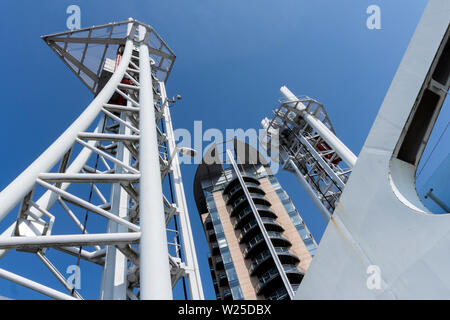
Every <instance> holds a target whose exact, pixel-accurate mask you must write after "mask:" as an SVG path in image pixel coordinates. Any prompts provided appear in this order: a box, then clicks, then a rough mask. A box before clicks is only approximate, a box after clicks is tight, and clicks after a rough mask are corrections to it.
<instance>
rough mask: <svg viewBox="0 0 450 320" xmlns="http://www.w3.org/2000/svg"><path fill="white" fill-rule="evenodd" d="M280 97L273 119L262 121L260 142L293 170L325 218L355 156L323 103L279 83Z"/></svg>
mask: <svg viewBox="0 0 450 320" xmlns="http://www.w3.org/2000/svg"><path fill="white" fill-rule="evenodd" d="M280 92H281V94H282V96H283V99H282V100H281V101H280V105H279V106H278V107H277V109H275V110H274V112H273V113H274V115H273V117H272V119H268V118H265V119H264V120H263V121H262V122H261V124H262V126H263V128H264V130H265V135H264V136H263V137H262V140H263V141H262V145H263V146H276V147H277V148H276V149H277V150H270V152H269V153H271V154H272V158H273V159H274V160H276V161H280V163H281V165H282V167H283V168H284V169H285V170H287V171H289V172H292V173H294V174H295V176H296V177H297V179H298V181H299V182H300V183H301V185H302V187H303V188H304V190H305V191H306V193H307V194H308V196H309V197H310V199H311V200H312V201H313V203H314V204H315V206H316V207H317V209H318V210H319V212H320V213H321V214H322V216H323V217H324V219H325V220H326V221H328V220H329V219H330V218H331V215H332V214H333V212H334V209H335V208H336V204H337V202H338V200H339V198H340V196H341V194H342V191H343V189H344V187H345V184H346V182H347V180H348V178H349V176H350V173H351V171H352V168H353V166H354V165H355V163H356V160H357V157H356V156H355V155H354V154H353V152H352V151H350V149H349V148H347V146H346V145H345V144H344V143H342V141H341V140H339V138H338V137H337V136H336V133H335V131H334V128H333V126H332V124H331V121H330V119H329V117H328V115H327V112H326V110H325V108H324V106H323V105H322V104H321V103H319V102H318V101H316V100H314V99H312V98H310V97H307V96H303V97H299V98H298V97H297V96H295V95H294V94H293V93H292V92H291V91H290V90H289V89H288V88H287V87H286V86H283V87H281V89H280Z"/></svg>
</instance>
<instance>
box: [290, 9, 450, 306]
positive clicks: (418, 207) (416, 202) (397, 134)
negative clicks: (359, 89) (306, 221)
mask: <svg viewBox="0 0 450 320" xmlns="http://www.w3.org/2000/svg"><path fill="white" fill-rule="evenodd" d="M449 52H450V2H449V1H448V0H430V1H429V2H428V5H427V7H426V8H425V11H424V14H423V16H422V18H421V21H420V22H419V24H418V26H417V28H416V31H415V33H414V35H413V37H412V40H411V42H410V44H409V46H408V49H407V51H406V53H405V55H404V57H403V59H402V61H401V63H400V66H399V68H398V70H397V72H396V75H395V77H394V79H393V81H392V84H391V86H390V88H389V90H388V92H387V94H386V97H385V99H384V101H383V104H382V105H381V108H380V110H379V112H378V115H377V117H376V119H375V121H374V124H373V126H372V128H371V130H370V133H369V136H368V137H367V139H366V142H365V144H364V146H363V148H362V150H361V153H360V155H359V157H358V162H357V163H356V165H355V167H354V168H353V172H352V175H351V177H350V179H349V181H348V182H347V184H346V186H345V190H344V192H343V194H342V196H341V198H340V201H339V203H338V204H337V206H336V210H335V212H334V214H333V216H332V218H331V221H330V223H329V224H328V227H327V229H326V231H325V233H324V235H323V237H322V240H321V242H320V246H319V248H318V250H317V253H316V255H315V257H314V259H313V260H312V263H311V265H310V267H309V270H308V273H307V274H306V276H305V278H304V279H303V281H302V285H301V286H300V288H299V290H298V292H297V294H296V298H297V299H450V273H449V272H448V271H449V265H450V259H449V255H448V252H450V213H449V212H447V214H433V213H432V212H430V210H429V209H427V208H426V207H425V206H424V205H423V204H422V202H421V201H420V198H419V196H418V194H417V191H416V185H415V176H416V170H417V165H418V163H419V161H420V158H421V156H422V153H423V149H424V148H425V146H426V143H427V141H428V139H429V137H430V134H431V131H432V128H433V126H434V123H435V121H436V118H437V116H438V115H439V113H440V110H441V108H442V106H443V101H444V99H445V97H446V95H447V92H448V89H449V87H450V77H449V74H450V64H449ZM435 82H439V83H440V87H442V88H444V90H436V86H435Z"/></svg>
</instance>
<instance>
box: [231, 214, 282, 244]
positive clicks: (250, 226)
mask: <svg viewBox="0 0 450 320" xmlns="http://www.w3.org/2000/svg"><path fill="white" fill-rule="evenodd" d="M261 220H262V222H263V224H264V227H265V229H266V230H267V231H268V232H283V231H284V229H283V227H282V226H281V225H280V224H279V223H278V222H276V221H275V220H274V219H271V218H261ZM260 231H261V230H260V229H259V226H258V223H257V222H256V219H254V220H252V221H250V222H249V223H247V224H246V225H245V226H244V227H242V229H241V234H240V236H239V241H240V243H244V242H246V241H247V240H249V239H250V238H252V237H254V236H255V235H256V233H257V232H260Z"/></svg>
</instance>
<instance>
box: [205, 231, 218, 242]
mask: <svg viewBox="0 0 450 320" xmlns="http://www.w3.org/2000/svg"><path fill="white" fill-rule="evenodd" d="M206 234H207V235H208V239H209V241H210V242H213V241H216V240H217V237H216V232H215V231H214V229H213V230H207V231H206Z"/></svg>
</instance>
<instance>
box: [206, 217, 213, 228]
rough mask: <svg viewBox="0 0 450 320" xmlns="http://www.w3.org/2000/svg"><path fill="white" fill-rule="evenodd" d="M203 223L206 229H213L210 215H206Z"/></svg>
mask: <svg viewBox="0 0 450 320" xmlns="http://www.w3.org/2000/svg"><path fill="white" fill-rule="evenodd" d="M204 224H205V229H206V230H210V229H213V227H214V226H213V223H212V219H211V216H208V217H207V218H206V219H205V222H204Z"/></svg>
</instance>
